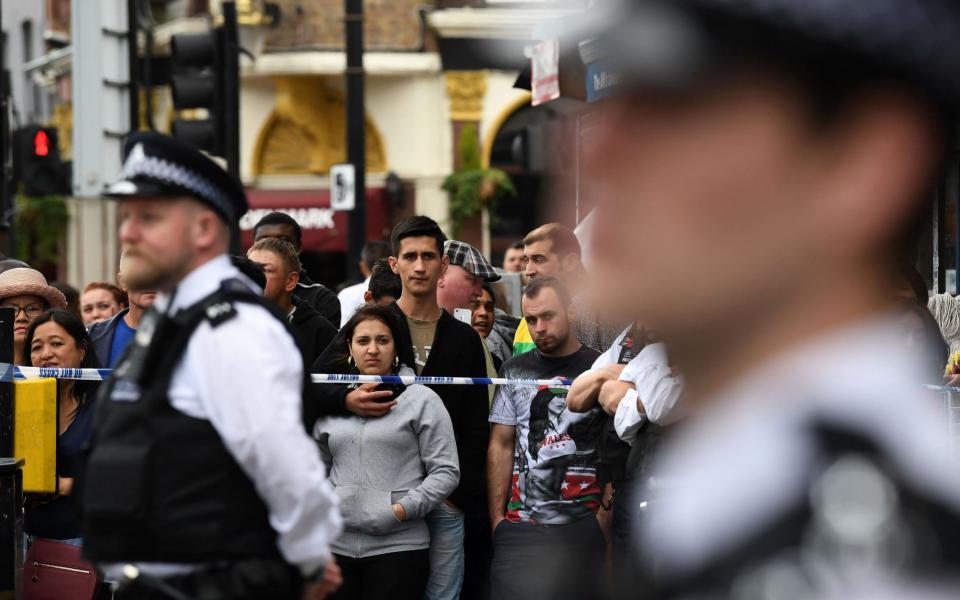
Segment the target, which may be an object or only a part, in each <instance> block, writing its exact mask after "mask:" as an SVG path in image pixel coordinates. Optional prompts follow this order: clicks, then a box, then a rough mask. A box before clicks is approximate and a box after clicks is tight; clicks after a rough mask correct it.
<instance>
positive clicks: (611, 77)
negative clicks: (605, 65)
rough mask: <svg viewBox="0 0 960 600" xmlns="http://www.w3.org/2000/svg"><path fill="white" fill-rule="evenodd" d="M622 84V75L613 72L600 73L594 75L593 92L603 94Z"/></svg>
mask: <svg viewBox="0 0 960 600" xmlns="http://www.w3.org/2000/svg"><path fill="white" fill-rule="evenodd" d="M619 84H620V74H619V73H616V72H612V71H600V72H599V73H595V74H594V75H593V91H594V92H602V91H604V90H606V89H608V88H611V87H615V86H617V85H619Z"/></svg>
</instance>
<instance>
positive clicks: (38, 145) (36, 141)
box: [33, 129, 50, 156]
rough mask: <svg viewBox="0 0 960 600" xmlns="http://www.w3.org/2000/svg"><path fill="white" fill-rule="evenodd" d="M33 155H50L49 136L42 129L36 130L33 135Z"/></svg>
mask: <svg viewBox="0 0 960 600" xmlns="http://www.w3.org/2000/svg"><path fill="white" fill-rule="evenodd" d="M33 154H34V155H35V156H49V155H50V136H48V135H47V132H46V131H44V130H43V129H38V130H37V132H36V133H35V134H33Z"/></svg>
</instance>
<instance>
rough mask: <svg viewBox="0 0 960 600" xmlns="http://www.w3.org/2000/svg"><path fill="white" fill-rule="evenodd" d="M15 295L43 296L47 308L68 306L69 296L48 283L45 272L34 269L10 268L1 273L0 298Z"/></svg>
mask: <svg viewBox="0 0 960 600" xmlns="http://www.w3.org/2000/svg"><path fill="white" fill-rule="evenodd" d="M13 296H37V297H38V298H43V300H44V302H46V303H47V308H66V307H67V298H66V297H65V296H64V295H63V293H62V292H61V291H60V290H58V289H57V288H55V287H50V286H49V285H47V279H46V277H44V276H43V273H41V272H40V271H36V270H34V269H24V268H18V269H10V270H9V271H4V272H3V273H0V300H3V299H4V298H12V297H13Z"/></svg>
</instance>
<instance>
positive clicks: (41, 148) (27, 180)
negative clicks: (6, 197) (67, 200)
mask: <svg viewBox="0 0 960 600" xmlns="http://www.w3.org/2000/svg"><path fill="white" fill-rule="evenodd" d="M13 146H14V150H13V178H14V181H19V182H21V183H22V184H23V193H24V194H25V195H27V196H49V195H52V194H69V193H70V185H69V178H68V177H67V175H68V169H69V167H68V165H66V164H65V163H64V162H63V161H61V160H60V146H59V143H58V138H57V130H56V129H54V128H52V127H40V126H38V125H28V126H27V127H23V128H21V129H18V130H16V131H15V132H14V133H13Z"/></svg>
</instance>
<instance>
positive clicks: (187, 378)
mask: <svg viewBox="0 0 960 600" xmlns="http://www.w3.org/2000/svg"><path fill="white" fill-rule="evenodd" d="M230 278H239V279H241V280H243V281H245V282H248V283H249V285H250V287H251V289H253V290H257V288H256V286H255V285H254V284H253V283H252V282H250V281H249V280H248V279H246V278H245V277H244V276H242V275H240V272H239V271H238V270H237V269H236V268H234V267H233V265H231V264H230V260H229V259H228V258H227V257H226V256H220V257H218V258H216V259H214V260H212V261H210V262H208V263H206V264H204V265H203V266H201V267H200V268H198V269H196V270H194V271H193V272H192V273H190V275H188V276H187V277H186V278H185V279H184V280H183V281H182V282H181V283H180V285H179V286H177V290H176V293H175V294H173V297H172V299H171V297H170V296H168V295H166V294H158V295H157V299H156V303H155V307H156V309H157V310H159V311H161V312H165V313H168V314H175V313H176V312H177V311H179V310H181V309H183V308H186V307H189V306H191V305H193V304H195V303H196V302H198V301H200V300H202V299H203V298H204V297H206V296H208V295H209V294H211V293H213V292H214V291H216V290H217V289H219V287H220V283H221V282H222V281H223V280H225V279H230ZM235 307H236V310H237V312H238V315H237V316H236V317H234V318H233V319H230V320H229V321H227V322H225V323H223V324H221V325H219V326H217V327H215V328H214V327H211V325H210V323H209V322H207V321H204V322H203V323H201V324H200V326H199V327H198V328H197V329H196V331H195V332H194V333H193V336H192V337H191V338H190V342H189V343H188V344H187V350H186V353H185V355H184V357H183V359H182V361H181V363H180V364H179V365H178V366H177V367H176V369H175V370H174V372H173V377H172V380H171V383H170V393H169V397H170V403H171V404H172V405H173V407H174V408H176V409H177V410H179V411H180V412H182V413H184V414H186V415H189V416H191V417H195V418H199V419H208V420H209V421H210V423H211V425H213V427H214V428H215V429H216V430H217V433H219V434H220V437H221V438H222V439H223V443H224V445H225V446H226V448H227V450H228V451H229V452H230V453H231V454H232V455H233V457H234V458H235V459H236V460H237V462H238V463H239V464H240V466H241V468H243V470H244V472H245V473H246V474H247V475H248V476H249V477H250V479H251V481H252V482H253V483H254V486H255V487H256V490H257V492H258V494H259V495H260V497H261V498H262V499H263V501H264V503H265V504H266V505H267V509H268V511H269V518H270V525H271V526H272V527H273V529H274V530H275V531H276V532H277V534H278V546H279V549H280V552H281V553H282V554H283V556H284V558H285V559H286V560H287V561H288V562H290V563H291V564H294V565H297V566H298V567H300V569H301V571H302V572H303V573H304V574H305V575H309V574H312V573H313V572H315V571H316V570H317V569H319V568H320V567H322V566H323V565H324V564H325V563H326V562H327V561H328V560H329V558H330V550H329V544H330V542H332V541H333V540H334V539H336V537H337V536H339V535H340V531H341V518H340V513H339V511H338V509H337V504H338V500H337V496H336V495H335V493H334V491H333V488H332V487H331V486H330V483H329V482H328V480H327V478H326V473H325V469H324V466H323V463H322V462H321V459H320V453H319V450H318V449H317V446H316V444H315V443H314V442H313V440H312V439H310V437H309V436H308V435H307V433H306V431H305V430H304V427H303V422H302V420H301V412H302V387H303V366H302V360H301V358H300V353H299V351H298V350H297V347H296V345H295V343H294V341H293V339H292V338H291V337H290V334H289V333H287V331H286V329H285V328H284V327H283V324H282V323H280V322H279V321H277V319H276V318H274V317H273V316H272V315H270V314H269V313H267V312H266V311H265V310H264V309H263V308H261V307H259V306H256V305H254V304H248V303H239V302H238V303H236V304H235Z"/></svg>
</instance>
